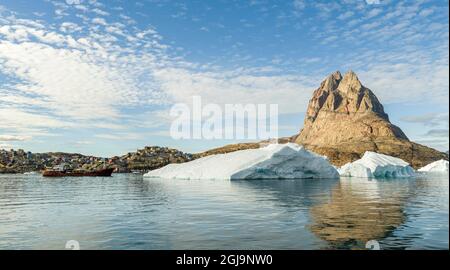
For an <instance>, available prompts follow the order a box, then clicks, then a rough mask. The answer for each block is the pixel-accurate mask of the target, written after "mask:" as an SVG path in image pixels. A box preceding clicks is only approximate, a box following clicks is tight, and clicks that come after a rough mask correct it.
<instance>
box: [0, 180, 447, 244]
mask: <svg viewBox="0 0 450 270" xmlns="http://www.w3.org/2000/svg"><path fill="white" fill-rule="evenodd" d="M373 240H374V241H377V243H378V244H379V246H380V248H381V249H448V248H449V242H448V241H449V179H448V175H438V176H425V175H419V176H418V177H416V178H410V179H385V180H367V179H358V178H341V179H340V180H339V179H321V180H311V179H298V180H251V181H220V180H214V181H213V180H211V181H208V180H167V179H144V178H143V177H142V176H140V175H135V174H113V176H112V177H94V178H88V177H86V178H43V177H41V176H39V175H0V249H65V248H66V244H68V245H69V246H70V245H71V244H73V243H76V244H77V245H79V246H77V248H78V247H79V248H80V249H364V248H365V246H366V243H367V242H368V241H373ZM72 247H73V245H72Z"/></svg>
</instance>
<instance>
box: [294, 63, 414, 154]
mask: <svg viewBox="0 0 450 270" xmlns="http://www.w3.org/2000/svg"><path fill="white" fill-rule="evenodd" d="M368 137H369V138H370V137H377V138H379V137H389V138H398V139H403V140H408V138H407V137H406V135H405V134H404V133H403V132H402V131H401V130H400V128H398V127H396V126H394V125H392V124H391V123H390V122H389V117H388V115H387V114H386V113H385V112H384V108H383V105H382V104H381V103H380V101H379V100H378V98H377V97H376V96H375V94H374V93H373V92H372V91H371V90H370V89H368V88H366V87H365V86H363V85H362V83H361V82H360V80H359V78H358V76H357V75H356V73H354V72H353V71H351V70H350V71H348V72H347V73H345V75H344V76H342V75H341V73H340V72H339V71H336V72H334V73H332V74H330V75H329V76H328V77H327V78H326V79H325V80H324V81H323V82H322V83H321V85H320V87H319V88H318V89H317V90H315V91H314V94H313V97H312V98H311V100H310V102H309V106H308V109H307V111H306V117H305V123H304V128H303V130H302V131H301V133H300V135H299V136H298V138H297V141H296V142H298V143H302V144H313V145H325V144H326V145H328V146H329V145H335V144H339V143H342V142H345V141H348V140H355V139H358V138H364V139H365V138H368Z"/></svg>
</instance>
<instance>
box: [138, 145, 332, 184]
mask: <svg viewBox="0 0 450 270" xmlns="http://www.w3.org/2000/svg"><path fill="white" fill-rule="evenodd" d="M144 176H145V177H153V178H166V179H229V180H234V179H295V178H338V177H339V174H338V172H337V170H336V169H335V168H333V166H332V165H331V164H330V162H329V161H328V160H327V159H326V158H325V157H323V156H320V155H317V154H315V153H312V152H310V151H308V150H306V149H304V148H303V147H302V146H299V145H297V144H293V143H288V144H269V145H267V146H265V147H262V148H259V149H248V150H240V151H236V152H231V153H226V154H218V155H211V156H206V157H203V158H200V159H197V160H194V161H190V162H187V163H181V164H169V165H167V166H165V167H163V168H160V169H157V170H153V171H150V172H148V173H146V174H145V175H144Z"/></svg>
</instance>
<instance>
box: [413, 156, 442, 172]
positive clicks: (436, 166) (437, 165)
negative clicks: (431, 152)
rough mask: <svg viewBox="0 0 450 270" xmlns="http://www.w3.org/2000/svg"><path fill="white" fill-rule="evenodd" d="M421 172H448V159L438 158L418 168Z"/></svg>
mask: <svg viewBox="0 0 450 270" xmlns="http://www.w3.org/2000/svg"><path fill="white" fill-rule="evenodd" d="M418 171H419V172H432V173H448V160H443V159H441V160H438V161H435V162H433V163H430V164H428V165H427V166H425V167H422V168H420V169H418Z"/></svg>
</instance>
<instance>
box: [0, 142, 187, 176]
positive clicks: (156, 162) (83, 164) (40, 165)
mask: <svg viewBox="0 0 450 270" xmlns="http://www.w3.org/2000/svg"><path fill="white" fill-rule="evenodd" d="M192 159H193V155H192V154H186V153H183V152H181V151H178V150H176V149H172V148H167V147H159V146H148V147H145V148H143V149H140V150H137V151H136V152H130V153H127V154H125V155H123V156H114V157H110V158H103V157H95V156H86V155H82V154H71V153H62V152H51V153H32V152H29V151H25V150H22V149H18V150H14V149H10V150H4V149H0V173H27V172H39V171H42V170H44V169H46V168H52V167H54V166H57V165H61V164H65V165H66V166H68V167H70V168H72V169H83V170H94V169H97V168H103V167H109V168H114V171H115V172H116V173H129V172H145V171H148V170H152V169H156V168H160V167H163V166H165V165H167V164H169V163H181V162H186V161H190V160H192Z"/></svg>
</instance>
